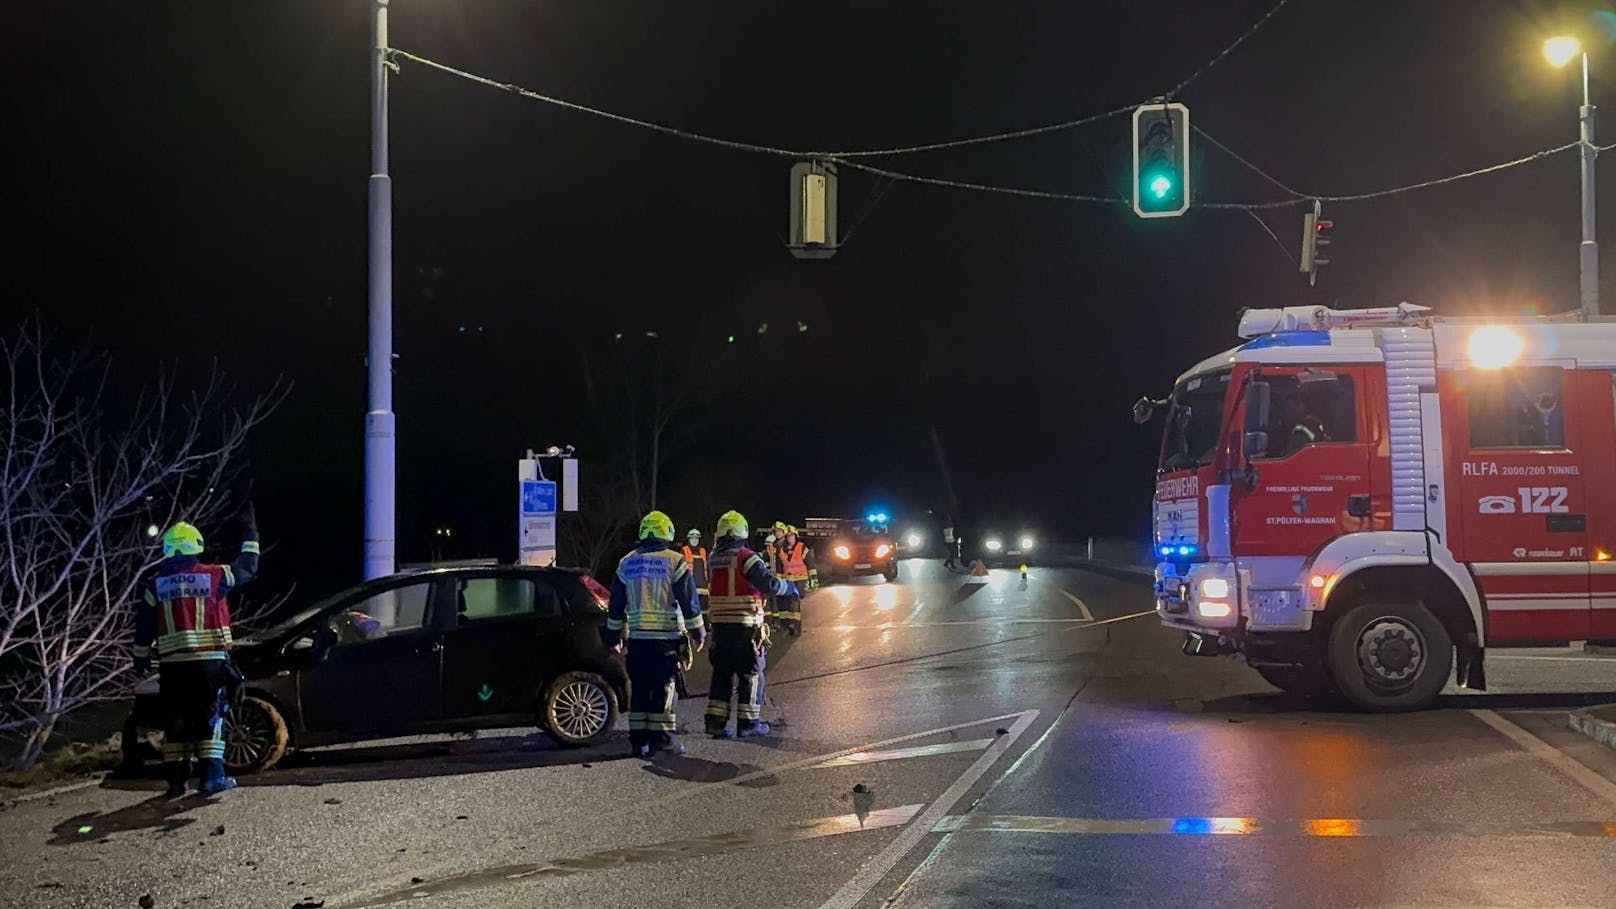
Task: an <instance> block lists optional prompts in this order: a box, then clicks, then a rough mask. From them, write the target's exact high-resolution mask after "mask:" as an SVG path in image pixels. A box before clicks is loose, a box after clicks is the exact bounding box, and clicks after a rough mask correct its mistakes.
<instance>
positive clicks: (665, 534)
mask: <svg viewBox="0 0 1616 909" xmlns="http://www.w3.org/2000/svg"><path fill="white" fill-rule="evenodd" d="M652 537H655V538H657V539H659V540H665V541H667V542H670V543H671V542H673V519H672V518H670V517H668V516H667V515H665V514H663V513H662V512H660V511H652V512H647V513H646V515H645V517H643V518H640V539H642V540H648V539H651V538H652Z"/></svg>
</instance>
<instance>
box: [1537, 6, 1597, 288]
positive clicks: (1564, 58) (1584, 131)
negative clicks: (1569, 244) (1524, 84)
mask: <svg viewBox="0 0 1616 909" xmlns="http://www.w3.org/2000/svg"><path fill="white" fill-rule="evenodd" d="M1543 56H1544V57H1546V58H1548V61H1549V63H1550V65H1552V66H1555V67H1562V66H1565V65H1566V64H1567V63H1570V62H1571V61H1572V60H1575V59H1577V58H1578V57H1581V58H1582V107H1581V108H1579V109H1578V121H1579V123H1580V124H1581V143H1582V147H1581V152H1582V244H1581V245H1580V246H1579V247H1578V249H1577V253H1578V263H1579V274H1580V279H1581V291H1582V292H1581V302H1582V315H1583V318H1585V319H1586V318H1592V317H1594V316H1597V315H1599V241H1598V240H1597V239H1595V235H1594V158H1595V157H1596V156H1597V155H1598V150H1597V149H1596V148H1595V147H1594V106H1593V104H1592V102H1590V101H1589V99H1588V52H1587V51H1585V50H1583V49H1582V43H1581V42H1579V41H1578V40H1577V39H1576V38H1570V37H1557V38H1550V39H1549V40H1547V41H1545V42H1543Z"/></svg>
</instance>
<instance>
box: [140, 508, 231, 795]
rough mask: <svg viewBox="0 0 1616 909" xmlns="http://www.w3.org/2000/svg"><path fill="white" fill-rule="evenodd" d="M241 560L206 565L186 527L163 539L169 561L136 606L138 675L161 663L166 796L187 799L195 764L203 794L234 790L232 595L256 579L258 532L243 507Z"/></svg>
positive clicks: (195, 533) (195, 535)
mask: <svg viewBox="0 0 1616 909" xmlns="http://www.w3.org/2000/svg"><path fill="white" fill-rule="evenodd" d="M239 520H240V522H241V524H242V535H241V553H240V554H239V555H238V556H237V557H236V560H235V561H234V562H232V563H231V564H229V565H210V564H206V563H204V562H203V561H202V559H201V556H202V548H203V541H202V532H201V531H200V530H197V529H196V527H195V526H194V525H192V524H188V523H186V522H184V521H181V522H179V523H177V524H175V525H174V526H173V527H170V528H169V529H168V530H167V532H165V533H164V534H163V560H162V561H161V562H158V563H157V572H156V574H155V575H154V576H153V577H152V579H151V580H150V581H148V582H146V583H145V584H144V585H143V589H142V590H141V602H139V603H137V604H136V605H135V645H134V657H135V671H136V672H137V673H145V672H146V671H148V670H149V669H150V668H151V663H152V660H154V659H155V660H156V661H157V668H158V673H159V685H160V690H161V692H162V701H163V707H164V711H163V712H164V714H165V722H164V727H163V763H164V765H165V766H164V769H165V771H166V773H167V776H168V796H169V797H170V798H178V797H180V796H182V795H184V794H185V785H186V783H187V781H189V780H190V778H191V772H192V761H193V760H195V761H197V762H199V763H200V764H201V773H202V782H201V785H200V786H199V787H198V791H200V792H201V793H202V794H203V795H215V794H217V793H220V792H224V791H225V790H227V789H234V788H236V781H235V780H233V779H231V778H230V777H228V776H225V772H224V716H225V714H226V713H228V712H229V706H228V704H229V700H230V698H229V696H228V695H229V693H230V691H231V690H232V689H234V688H235V686H236V684H237V682H238V680H239V678H240V676H239V673H237V672H236V671H235V667H234V666H233V665H231V663H230V647H231V637H230V606H229V603H228V601H227V600H226V599H225V597H226V595H227V594H229V593H230V591H231V590H234V589H235V588H237V587H239V586H241V585H242V584H245V583H247V582H248V581H250V580H252V578H253V575H255V574H257V572H258V555H259V550H258V527H257V521H256V520H255V518H254V515H253V508H252V503H250V502H249V503H247V505H246V506H245V507H243V509H242V511H241V514H240V515H239Z"/></svg>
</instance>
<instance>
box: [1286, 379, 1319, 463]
mask: <svg viewBox="0 0 1616 909" xmlns="http://www.w3.org/2000/svg"><path fill="white" fill-rule="evenodd" d="M1284 415H1285V422H1286V423H1287V424H1288V425H1289V430H1288V431H1287V433H1286V436H1285V448H1284V450H1283V454H1282V455H1281V457H1289V456H1290V455H1292V454H1295V453H1296V452H1298V451H1300V450H1302V449H1303V448H1306V447H1307V446H1309V445H1312V444H1313V443H1315V442H1328V441H1330V435H1329V433H1328V432H1327V431H1326V430H1325V428H1324V421H1323V420H1321V419H1319V417H1318V414H1316V413H1314V412H1313V405H1312V403H1311V402H1310V401H1308V400H1307V399H1306V398H1305V397H1303V395H1301V394H1300V393H1296V394H1292V395H1291V396H1290V397H1288V398H1286V399H1285V406H1284Z"/></svg>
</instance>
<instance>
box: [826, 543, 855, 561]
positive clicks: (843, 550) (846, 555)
mask: <svg viewBox="0 0 1616 909" xmlns="http://www.w3.org/2000/svg"><path fill="white" fill-rule="evenodd" d="M831 552H834V553H835V554H836V558H838V559H841V560H843V561H846V560H848V559H851V558H852V557H853V553H852V551H851V550H849V549H848V548H847V547H846V546H838V547H836V548H835V549H832V550H831Z"/></svg>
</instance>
